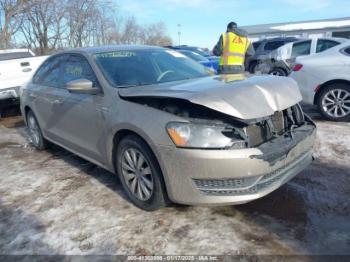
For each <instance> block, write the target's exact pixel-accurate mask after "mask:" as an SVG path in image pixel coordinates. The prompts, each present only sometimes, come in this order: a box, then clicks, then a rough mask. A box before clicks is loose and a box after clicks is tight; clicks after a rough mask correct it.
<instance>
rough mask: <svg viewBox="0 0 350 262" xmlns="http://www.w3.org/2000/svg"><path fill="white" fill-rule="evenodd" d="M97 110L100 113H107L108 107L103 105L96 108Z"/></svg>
mask: <svg viewBox="0 0 350 262" xmlns="http://www.w3.org/2000/svg"><path fill="white" fill-rule="evenodd" d="M97 110H98V111H100V112H101V113H109V109H108V107H105V106H102V107H100V108H97Z"/></svg>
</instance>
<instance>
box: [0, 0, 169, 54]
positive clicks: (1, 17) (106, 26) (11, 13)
mask: <svg viewBox="0 0 350 262" xmlns="http://www.w3.org/2000/svg"><path fill="white" fill-rule="evenodd" d="M106 44H146V45H171V44H172V40H171V38H170V37H169V35H168V34H167V29H166V27H165V25H164V23H162V22H158V23H153V24H148V25H140V24H139V23H137V21H136V19H135V17H128V18H123V17H122V16H121V15H120V14H119V12H118V6H116V5H115V4H113V3H112V2H110V1H102V0H17V1H16V0H0V49H6V48H15V47H25V48H30V49H32V50H35V51H36V52H37V53H38V54H40V55H44V54H48V53H50V52H52V51H54V50H58V49H64V48H74V47H84V46H96V45H106Z"/></svg>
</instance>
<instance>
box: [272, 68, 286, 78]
mask: <svg viewBox="0 0 350 262" xmlns="http://www.w3.org/2000/svg"><path fill="white" fill-rule="evenodd" d="M272 72H279V73H280V75H279V76H287V74H286V72H284V70H283V69H282V68H273V69H272V70H271V71H270V72H269V74H270V75H272V74H271V73H272Z"/></svg>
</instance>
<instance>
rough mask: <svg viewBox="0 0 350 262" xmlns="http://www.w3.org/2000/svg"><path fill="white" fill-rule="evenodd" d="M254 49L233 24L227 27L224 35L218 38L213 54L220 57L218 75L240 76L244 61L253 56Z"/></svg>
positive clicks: (245, 36)
mask: <svg viewBox="0 0 350 262" xmlns="http://www.w3.org/2000/svg"><path fill="white" fill-rule="evenodd" d="M254 53H255V51H254V47H253V45H252V44H251V43H250V41H249V40H248V37H247V33H246V32H245V31H244V30H242V29H240V28H238V27H237V24H236V23H235V22H231V23H229V24H228V25H227V31H226V33H223V34H222V35H221V36H220V39H219V41H218V43H217V44H216V45H215V47H214V49H213V54H214V55H216V56H220V63H219V72H218V73H219V74H240V73H243V72H244V61H245V59H246V58H247V57H249V56H252V55H254Z"/></svg>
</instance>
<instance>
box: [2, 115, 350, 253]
mask: <svg viewBox="0 0 350 262" xmlns="http://www.w3.org/2000/svg"><path fill="white" fill-rule="evenodd" d="M311 113H312V115H313V116H316V117H317V114H315V113H314V112H311ZM317 125H318V140H317V144H316V148H315V156H316V157H317V160H316V161H315V162H314V163H313V164H312V165H311V166H310V167H309V168H308V169H307V170H305V171H303V172H302V173H301V174H300V175H298V176H297V177H296V178H295V179H293V180H292V181H290V182H289V183H288V184H286V185H285V186H283V187H282V188H280V189H279V190H277V191H275V192H273V193H271V194H270V195H268V196H266V197H264V198H262V199H260V200H257V201H255V202H252V203H249V204H246V205H242V206H227V207H214V208H213V207H210V208H209V207H185V206H172V207H169V208H166V209H162V210H159V211H156V212H152V213H149V212H144V211H142V210H140V209H137V208H135V207H134V206H133V205H132V204H130V203H129V202H128V200H127V199H126V197H125V195H124V193H123V191H122V189H121V186H120V184H119V182H118V180H117V179H116V177H115V176H114V175H113V174H111V173H109V172H106V171H104V170H102V169H101V168H99V167H96V166H95V165H93V164H91V163H89V162H86V161H84V160H82V159H81V158H79V157H77V156H75V155H73V154H71V153H69V152H67V151H66V150H64V149H61V148H59V147H56V146H55V147H53V148H51V149H49V150H48V151H43V152H39V151H36V150H35V149H33V148H32V146H31V145H30V144H29V142H28V140H27V136H26V132H25V128H24V126H23V122H22V120H21V118H20V117H18V116H17V117H6V118H3V119H1V120H0V134H1V135H0V254H138V255H148V254H201V255H203V254H208V255H209V254H215V255H219V254H300V253H302V254H350V123H331V122H326V121H324V120H322V119H319V120H317Z"/></svg>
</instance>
